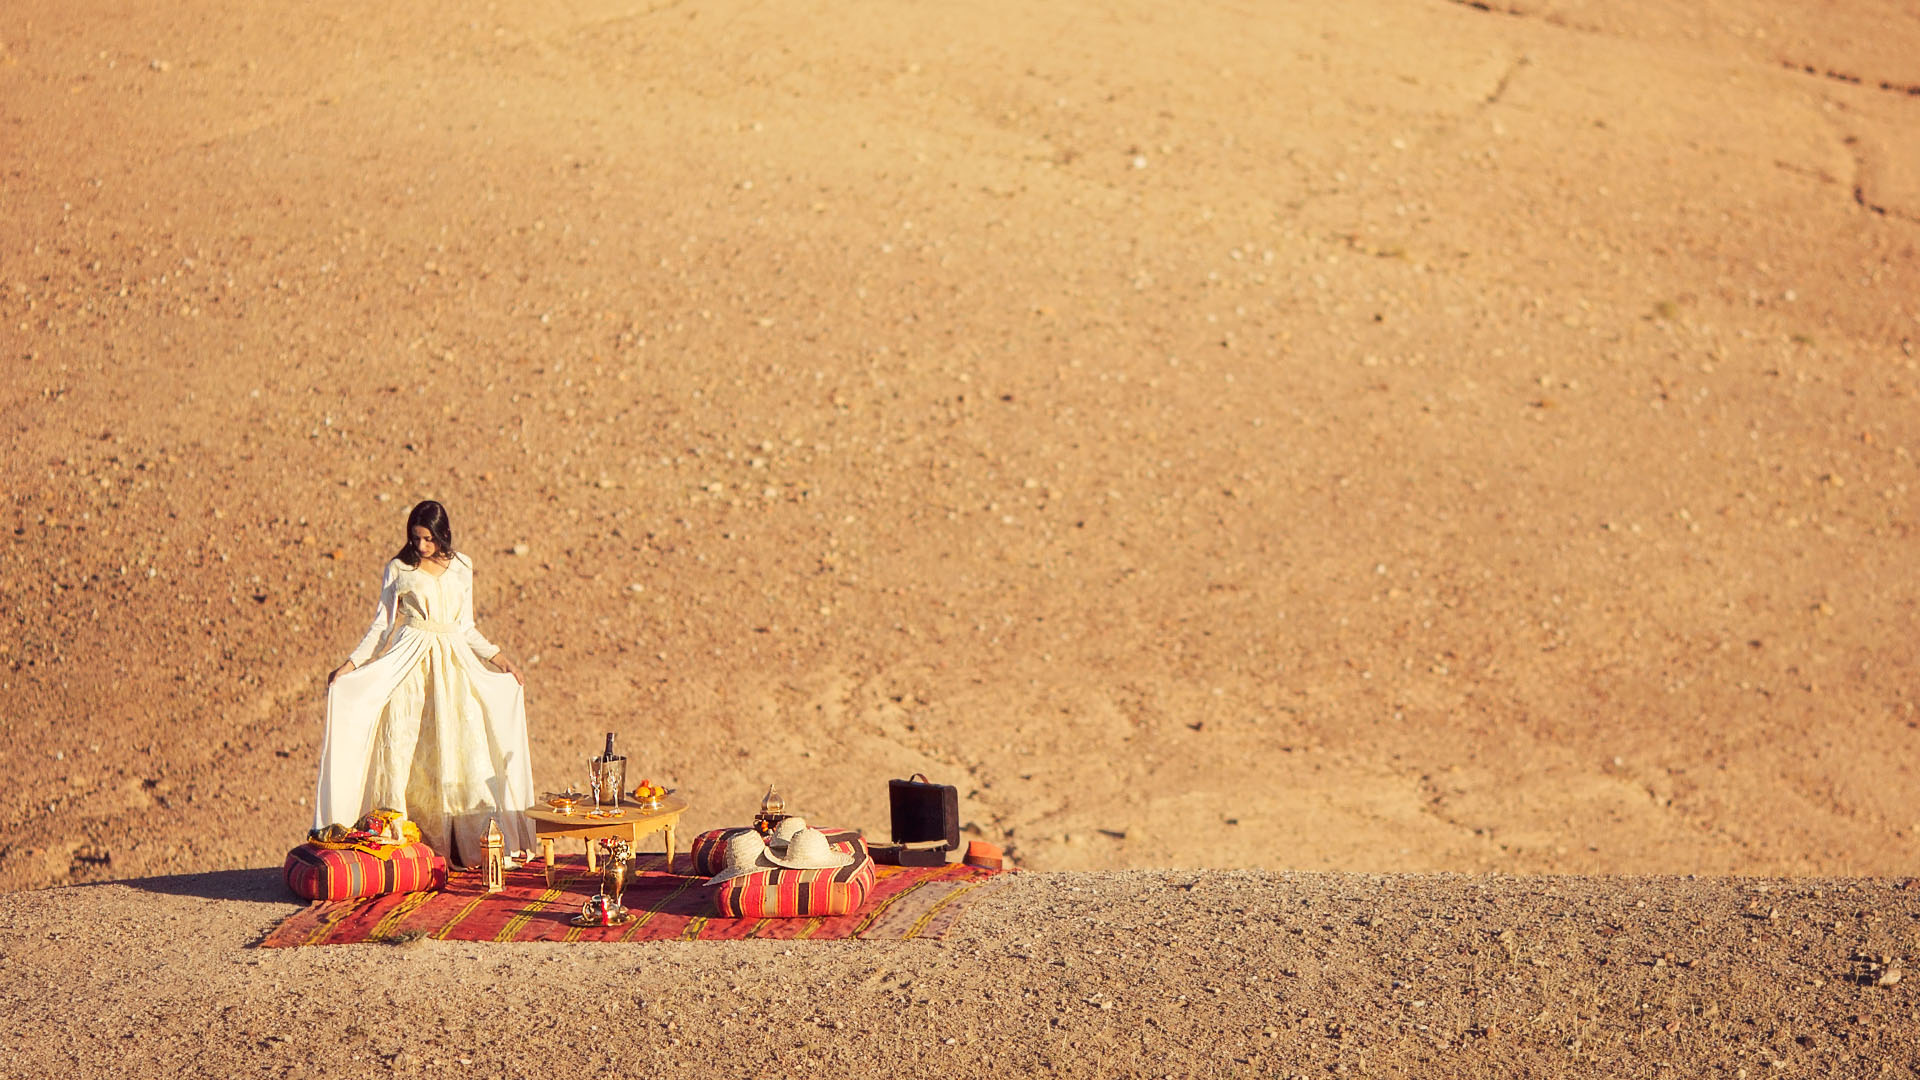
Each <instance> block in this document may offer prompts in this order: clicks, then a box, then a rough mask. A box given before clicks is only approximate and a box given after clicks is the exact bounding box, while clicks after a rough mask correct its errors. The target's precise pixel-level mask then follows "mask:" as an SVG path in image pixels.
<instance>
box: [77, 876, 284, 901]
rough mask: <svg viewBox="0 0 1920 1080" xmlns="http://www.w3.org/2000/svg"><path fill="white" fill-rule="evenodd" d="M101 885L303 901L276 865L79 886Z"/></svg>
mask: <svg viewBox="0 0 1920 1080" xmlns="http://www.w3.org/2000/svg"><path fill="white" fill-rule="evenodd" d="M100 885H123V886H125V887H127V888H129V889H139V890H141V891H142V892H150V893H160V894H163V895H166V896H191V897H197V898H199V899H201V900H245V901H251V902H254V903H262V904H276V905H283V906H284V905H289V904H300V903H302V902H303V901H301V900H300V899H299V898H297V897H295V896H294V895H293V893H292V892H290V891H289V890H288V889H287V883H286V880H285V878H284V877H283V876H282V873H281V869H280V867H278V866H261V867H254V868H251V869H246V870H209V871H207V872H206V873H203V874H167V875H164V876H161V877H144V878H119V879H117V880H112V881H91V882H88V883H86V884H85V885H81V886H79V887H80V888H91V887H95V886H100Z"/></svg>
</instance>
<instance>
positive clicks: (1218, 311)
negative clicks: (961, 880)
mask: <svg viewBox="0 0 1920 1080" xmlns="http://www.w3.org/2000/svg"><path fill="white" fill-rule="evenodd" d="M9 14H10V15H11V16H12V17H11V18H9V19H7V20H5V25H4V27H0V132H4V135H0V169H4V172H3V173H0V209H4V212H3V213H0V347H3V349H4V351H3V352H0V355H3V356H4V363H0V460H3V461H4V462H5V465H4V478H5V483H4V485H3V487H4V492H5V513H6V519H5V521H4V522H0V525H4V527H5V528H6V530H7V533H6V535H5V539H6V543H5V544H4V546H3V547H0V767H4V770H5V772H6V774H7V775H8V776H9V777H10V778H11V780H12V782H11V783H9V784H8V785H6V787H5V790H4V792H3V793H0V800H3V801H0V822H4V824H3V825H0V888H4V889H8V890H34V889H40V888H42V887H45V886H53V885H87V886H90V887H92V886H98V888H97V889H92V888H90V890H89V891H85V892H75V891H70V890H60V891H56V892H53V893H46V894H21V895H18V896H13V897H9V898H8V899H7V903H8V904H9V905H10V907H11V910H12V911H13V912H14V913H15V914H14V916H13V917H14V918H15V920H16V924H17V923H18V921H19V920H21V919H28V920H33V919H39V918H42V917H43V916H44V915H45V913H47V912H50V911H53V910H63V909H64V908H65V907H66V906H68V905H84V904H94V903H101V902H103V901H99V900H96V899H95V898H98V897H108V898H121V899H122V900H123V901H125V902H127V903H129V904H130V903H131V901H132V900H134V899H136V898H139V897H141V896H142V895H144V894H142V893H141V892H139V890H137V889H136V890H134V891H132V892H129V891H125V890H127V889H128V888H129V887H128V886H105V885H99V883H102V882H109V881H140V880H157V879H162V878H166V876H168V875H193V874H203V875H204V874H215V875H218V874H221V873H226V872H235V873H239V872H243V871H254V870H258V869H260V868H263V867H274V866H277V865H278V863H279V860H280V857H281V855H282V854H283V853H284V851H285V849H286V848H287V847H288V846H289V845H290V844H291V843H293V842H294V841H296V840H297V839H298V838H299V837H300V835H301V833H302V832H303V831H304V829H305V827H306V825H307V819H308V816H309V814H310V810H309V808H308V802H309V801H310V796H311V784H312V779H313V775H312V774H313V767H314V762H315V760H316V757H317V751H318V743H319V733H320V723H321V708H322V690H323V680H324V674H325V672H326V671H327V670H328V669H329V668H331V667H333V666H334V665H335V664H337V663H339V661H340V660H341V659H343V658H344V657H345V655H346V653H347V651H348V649H349V648H350V647H351V646H352V644H353V643H354V642H355V641H356V640H357V639H358V637H359V634H360V632H361V631H362V630H363V629H364V626H365V620H366V619H367V617H368V615H369V614H370V613H371V609H372V606H373V597H374V591H375V588H376V585H377V579H378V573H379V569H380V566H381V565H382V563H383V562H384V560H385V558H386V557H387V556H388V555H389V554H390V553H391V551H392V550H393V549H394V548H396V547H397V546H398V544H399V541H400V537H401V531H402V524H403V520H404V514H405V510H406V508H407V506H409V505H410V504H411V503H412V502H413V501H414V500H417V499H420V498H428V497H431V498H437V499H439V500H441V501H443V502H444V503H446V504H447V505H448V506H449V508H450V509H451V510H452V512H453V515H454V524H455V528H456V534H455V536H456V541H457V542H458V543H459V544H460V546H461V547H463V548H464V549H465V550H467V551H468V552H469V553H471V554H472V555H473V556H474V558H475V560H476V562H477V565H478V573H479V597H478V601H479V609H480V618H481V625H482V627H483V629H485V630H486V631H487V632H488V634H489V635H490V636H491V637H492V638H493V639H494V640H496V641H498V642H500V643H502V644H504V645H505V646H506V647H507V648H508V649H509V650H510V652H511V654H512V655H513V656H515V657H517V658H518V659H519V661H520V663H521V664H522V666H523V667H524V668H526V670H527V672H528V674H529V701H530V705H529V710H530V717H531V723H532V725H533V739H534V753H535V759H536V760H535V776H536V781H537V782H538V783H539V784H540V785H541V786H543V787H550V786H562V785H565V784H567V783H569V782H578V781H579V780H580V779H581V778H582V775H583V772H584V768H583V761H584V759H585V758H586V757H587V756H588V755H589V754H591V753H593V752H595V750H596V749H597V747H598V742H599V737H600V735H601V733H602V732H605V731H608V730H612V731H615V732H617V733H619V735H620V738H621V740H622V743H623V745H624V746H625V747H626V748H627V752H628V753H629V754H630V755H631V756H632V757H633V759H634V760H635V762H636V763H637V766H638V768H639V769H640V770H641V771H644V772H648V773H651V774H653V776H654V777H656V778H659V779H662V780H664V781H665V782H667V783H668V784H670V785H672V786H675V787H677V788H678V789H679V790H681V791H682V792H684V793H686V794H687V795H689V796H690V797H691V798H693V799H694V801H695V804H696V809H695V811H694V812H693V814H692V817H691V821H690V824H693V825H696V826H706V825H713V824H720V823H725V822H731V821H736V820H739V819H740V818H741V817H742V816H743V815H744V814H745V813H747V812H748V811H750V810H751V808H752V806H753V805H754V802H755V800H756V799H757V797H758V795H759V793H760V792H761V791H762V790H763V789H764V788H765V787H766V785H768V784H770V783H771V784H778V785H779V786H780V788H781V790H782V791H783V792H785V793H786V794H787V795H788V796H789V797H790V798H791V799H792V801H793V802H795V803H796V804H797V805H798V806H799V807H800V808H801V809H803V810H806V811H807V812H809V813H810V814H811V815H812V816H813V817H815V818H816V819H823V818H830V819H832V821H833V822H834V823H837V824H844V825H848V826H858V827H863V828H866V829H869V830H871V831H877V832H884V831H885V825H886V820H885V819H886V809H885V783H884V782H885V780H886V779H888V778H890V777H894V776H904V775H906V774H908V773H912V772H916V771H917V772H925V773H927V774H928V775H929V776H931V777H933V778H935V779H937V780H943V781H947V782H952V783H956V784H958V785H959V786H960V790H961V794H962V799H963V808H962V810H963V818H964V821H965V822H966V828H967V832H968V834H969V835H970V836H975V837H980V838H985V839H989V840H992V841H994V842H996V843H999V844H1001V845H1002V846H1004V847H1006V848H1007V849H1009V850H1010V851H1011V852H1012V853H1013V855H1014V856H1015V858H1017V859H1018V860H1019V861H1020V862H1021V864H1022V865H1024V866H1027V867H1030V868H1034V869H1038V870H1043V871H1116V872H1117V871H1122V870H1146V869H1151V870H1154V871H1156V872H1157V871H1160V870H1163V869H1166V868H1174V867H1184V868H1195V869H1202V868H1204V869H1213V870H1222V871H1225V870H1237V869H1253V868H1261V869H1264V870H1268V871H1341V872H1346V873H1363V874H1396V875H1420V876H1416V877H1412V878H1405V879H1402V878H1378V879H1376V878H1365V879H1352V880H1365V881H1368V882H1386V883H1389V884H1387V885H1382V886H1381V887H1383V888H1388V887H1390V888H1396V889H1399V888H1413V886H1412V885H1406V884H1391V883H1393V882H1424V883H1426V887H1431V888H1432V889H1435V890H1438V892H1436V893H1435V895H1436V896H1438V895H1440V894H1442V893H1445V892H1446V890H1449V889H1457V888H1469V887H1471V886H1469V885H1466V884H1461V883H1458V882H1455V881H1454V879H1452V878H1447V877H1429V876H1425V875H1432V874H1454V873H1458V874H1468V875H1487V874H1491V875H1501V876H1505V875H1690V874H1698V875H1703V876H1727V875H1732V876H1761V877H1771V878H1787V879H1793V878H1807V877H1814V876H1817V877H1822V878H1836V879H1839V878H1858V879H1863V883H1862V884H1860V885H1859V886H1858V887H1860V888H1863V889H1866V888H1869V887H1871V886H1870V884H1869V883H1867V882H1866V881H1865V879H1873V878H1886V879H1889V880H1892V879H1896V878H1898V877H1900V876H1901V875H1906V874H1912V873H1913V872H1914V870H1915V868H1916V867H1917V866H1920V808H1917V807H1920V804H1917V803H1916V800H1915V798H1914V796H1913V790H1914V780H1915V775H1914V774H1915V769H1916V766H1917V765H1920V707H1917V706H1916V698H1917V697H1920V671H1917V670H1916V667H1917V665H1916V653H1917V651H1920V650H1916V645H1915V642H1916V641H1920V608H1917V607H1916V591H1915V587H1914V580H1915V575H1914V572H1913V569H1912V568H1913V567H1914V566H1915V565H1920V536H1917V535H1916V522H1917V521H1920V510H1916V498H1917V497H1920V493H1916V490H1915V489H1916V487H1920V466H1916V459H1915V455H1916V453H1920V349H1917V348H1916V341H1917V340H1920V252H1917V251H1916V244H1917V243H1920V61H1916V59H1915V57H1920V12H1916V10H1915V9H1914V7H1913V5H1911V4H1907V3H1898V2H1894V0H1858V2H1852V3H1847V4H1829V5H1808V4H1795V3H1788V2H1786V0H1716V2H1712V3H1704V4H1693V5H1679V4H1655V3H1651V2H1650V0H1620V2H1615V3H1607V4H1601V3H1593V2H1587V0H1564V2H1558V3H1554V2H1540V0H1504V2H1493V3H1488V4H1480V3H1459V2H1451V0H1354V2H1351V3H1344V4H1317V5H1313V4H1299V3H1284V2H1272V3H1264V4H1224V3H1203V4H1193V5H1171V4H1146V3H1132V2H1119V3H1107V4H1097V5H1096V4H1089V3H1082V2H1079V0H1068V2H1063V3H1056V4H1047V5H1031V4H1006V3H996V2H989V3H982V4H975V5H965V6H960V5H949V6H937V5H922V4H906V3H898V2H894V3H873V2H855V3H852V4H834V5H828V4H818V3H806V2H793V3H785V4H763V3H748V2H743V0H711V2H709V0H685V2H678V3H667V2H662V3H656V4H652V5H647V4H636V3H633V2H632V0H556V2H553V3H547V4H542V5H532V6H524V5H522V6H515V5H504V4H498V3H473V4H468V5H444V4H421V5H391V4H374V3H365V2H357V0H348V2H344V3H338V4H330V5H324V6H320V7H313V6H293V5H260V4H243V3H236V2H226V0H186V2H184V3H182V4H174V5H144V6H143V5H131V4H124V3H105V2H99V0H65V2H61V3H46V2H34V0H26V2H23V3H18V4H15V5H13V7H12V8H11V9H10V11H9ZM167 879H168V880H171V878H167ZM1032 880H1034V881H1037V882H1060V881H1065V880H1069V879H1064V878H1055V877H1051V876H1049V877H1037V878H1034V879H1032ZM1116 880H1120V881H1127V882H1133V881H1150V880H1154V879H1153V878H1152V876H1151V875H1148V876H1146V877H1125V878H1120V879H1116ZM1210 880H1211V879H1210ZM1221 880H1229V879H1225V878H1223V879H1221ZM1230 880H1236V881H1237V880H1240V879H1238V878H1231V879H1230ZM1250 880H1251V879H1250ZM1259 880H1263V881H1265V880H1273V881H1280V882H1286V881H1293V880H1303V881H1318V880H1323V879H1319V878H1312V877H1301V878H1297V879H1296V878H1287V877H1283V878H1277V879H1259ZM1324 880H1327V881H1345V880H1349V879H1346V878H1340V877H1335V878H1327V879H1324ZM1488 880H1493V879H1488ZM1528 880H1531V879H1528ZM1608 880H1612V879H1609V878H1606V877H1600V878H1597V879H1596V880H1595V882H1594V883H1590V884H1579V885H1577V886H1568V887H1570V888H1571V887H1577V888H1578V889H1583V890H1598V892H1596V893H1595V894H1594V895H1596V896H1599V895H1603V894H1604V893H1605V891H1606V889H1607V888H1608V887H1609V886H1607V885H1606V884H1605V882H1606V881H1608ZM1620 880H1627V879H1620ZM1633 880H1640V879H1639V878H1636V879H1633ZM1658 880H1661V881H1664V882H1667V884H1665V885H1662V886H1661V887H1662V888H1674V889H1682V894H1684V889H1685V888H1692V887H1694V886H1692V885H1687V886H1684V888H1683V886H1682V885H1681V884H1678V883H1675V882H1673V881H1672V880H1670V879H1667V878H1660V879H1658ZM1046 887H1050V886H1046V885H1030V886H1023V888H1046ZM1062 887H1064V886H1062ZM1127 887H1128V888H1132V887H1135V886H1131V885H1130V886H1127ZM1139 887H1141V888H1144V887H1145V886H1144V885H1142V886H1139ZM1262 887H1263V888H1267V887H1271V888H1282V890H1283V891H1284V888H1283V886H1280V885H1273V886H1262ZM1315 887H1316V888H1320V887H1324V888H1329V889H1340V888H1346V887H1347V886H1340V885H1326V886H1315ZM1508 887H1512V888H1523V887H1525V886H1523V885H1522V884H1514V883H1511V882H1509V883H1508ZM1621 887H1622V888H1625V887H1626V886H1624V885H1623V886H1621ZM1698 887H1699V888H1703V889H1704V888H1708V887H1709V886H1707V885H1699V886H1698ZM1355 888H1358V886H1355ZM1711 888H1712V889H1714V890H1719V892H1716V893H1715V894H1714V895H1716V896H1724V895H1731V894H1730V893H1727V892H1726V890H1734V889H1738V888H1740V886H1739V885H1738V884H1737V883H1734V882H1725V883H1721V884H1714V885H1712V886H1711ZM1416 891H1417V890H1416ZM81 897H85V898H86V899H84V900H82V899H80V898H81ZM1716 902H1719V901H1716ZM1433 903H1434V904H1435V905H1436V906H1437V905H1438V904H1439V901H1438V900H1435V901H1433ZM112 910H116V911H117V910H120V909H118V908H114V909H112ZM170 910H172V909H170ZM185 910H186V909H185V908H179V909H178V911H179V912H184V911H185ZM249 910H251V909H249ZM129 917H132V916H129ZM141 917H142V918H151V916H141ZM182 917H184V915H183V916H182ZM223 917H224V916H223ZM18 930H19V927H18V925H16V926H15V930H14V932H18ZM255 932H257V931H255ZM979 932H981V933H986V932H987V931H986V929H985V928H982V929H981V930H980V931H979ZM235 935H238V931H234V933H233V934H230V935H229V937H228V938H222V939H220V940H222V941H227V942H229V943H231V941H237V940H239V939H240V937H244V935H238V936H235ZM1905 947H1906V948H1907V949H1908V950H1909V951H1920V942H1916V943H1913V944H1911V945H1909V946H1905ZM675 955H676V959H675V960H674V961H672V962H673V963H697V964H708V965H714V964H718V965H722V966H724V965H726V964H729V963H732V962H733V961H731V960H727V959H725V958H718V959H716V958H704V959H701V960H698V961H693V960H688V959H686V958H685V957H684V956H681V955H680V954H675ZM688 955H691V954H688ZM767 955H768V956H769V957H770V956H771V955H773V954H771V953H768V954H767ZM754 957H755V958H753V959H749V960H743V961H741V962H743V963H759V962H762V960H761V959H760V958H759V954H754ZM72 962H73V963H78V962H79V961H72ZM114 962H116V963H119V962H122V961H118V960H116V961H114ZM222 962H224V961H222ZM247 962H248V961H247V960H245V959H240V960H235V963H240V964H245V963H247ZM262 962H263V963H274V964H287V965H297V964H300V963H310V964H327V963H330V962H332V961H327V960H298V961H296V960H283V959H278V958H276V959H273V960H269V961H262ZM340 962H347V963H350V964H358V965H365V964H368V963H371V961H366V960H352V961H350V962H349V961H340ZM492 962H494V961H492V958H491V954H487V957H486V959H484V960H481V961H477V962H476V963H478V964H481V965H485V964H488V963H492ZM503 962H504V961H503ZM512 962H513V963H519V962H520V961H518V960H515V961H512ZM529 962H534V961H529ZM537 962H542V963H544V962H547V961H546V960H544V959H542V960H540V961H537ZM570 962H571V961H570ZM582 962H585V961H582ZM593 962H595V963H606V962H615V963H626V962H628V961H625V960H622V961H604V960H601V961H593ZM767 962H771V961H767ZM474 970H475V971H480V970H492V969H491V968H484V967H476V968H474ZM715 970H716V971H717V970H719V969H718V968H716V969H715ZM808 977H813V976H808ZM820 977H822V978H825V977H826V976H820ZM1594 977H1595V978H1599V977H1600V976H1599V975H1595V976H1594ZM1896 992H1898V993H1905V992H1906V991H1905V990H1898V991H1896ZM1836 1015H1837V1014H1836ZM1901 1037H1902V1038H1906V1039H1909V1040H1910V1039H1911V1037H1912V1036H1911V1033H1908V1034H1907V1035H1903V1036H1901ZM1035 1045H1038V1044H1035ZM1910 1050H1911V1047H1910V1045H1909V1052H1910ZM1035 1052H1036V1053H1037V1052H1038V1051H1035ZM1378 1060H1386V1059H1376V1065H1377V1062H1378ZM1407 1068H1409V1069H1411V1068H1412V1066H1411V1065H1409V1066H1407ZM1749 1068H1750V1074H1751V1075H1758V1074H1757V1073H1753V1072H1752V1069H1751V1067H1749ZM1389 1071H1391V1070H1389Z"/></svg>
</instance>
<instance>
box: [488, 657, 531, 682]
mask: <svg viewBox="0 0 1920 1080" xmlns="http://www.w3.org/2000/svg"><path fill="white" fill-rule="evenodd" d="M492 664H493V666H494V667H496V668H499V669H500V670H501V671H504V672H506V673H507V674H508V675H511V676H513V679H514V681H515V682H517V683H519V684H520V685H521V686H525V685H527V677H526V676H525V675H522V674H520V669H519V668H517V667H514V666H513V661H511V660H509V659H507V654H506V653H503V652H502V653H495V654H494V656H493V660H492Z"/></svg>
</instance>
